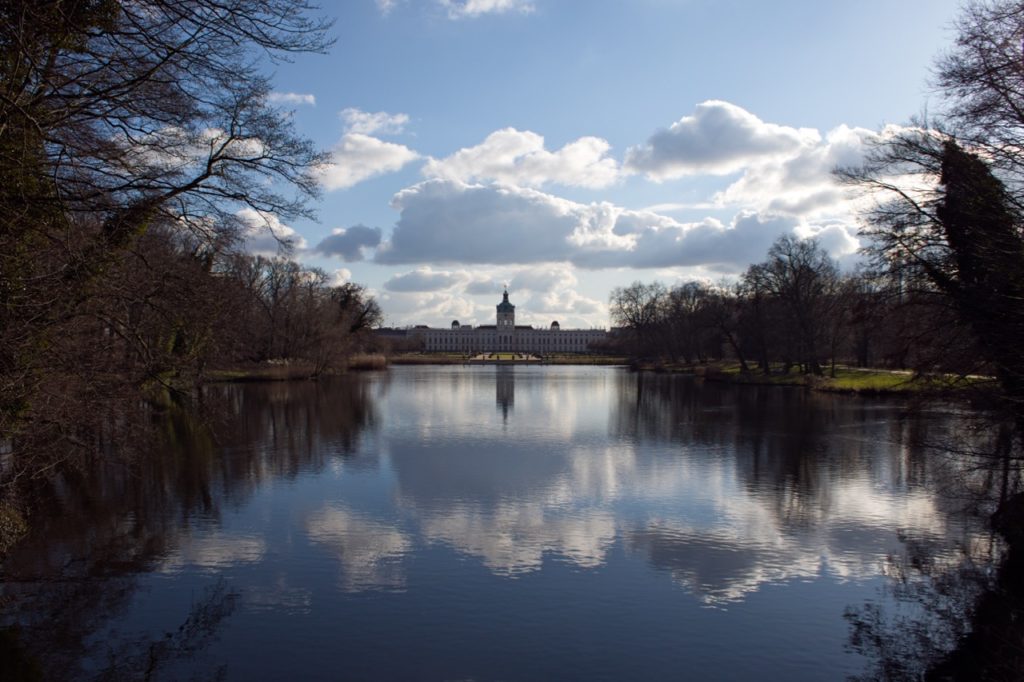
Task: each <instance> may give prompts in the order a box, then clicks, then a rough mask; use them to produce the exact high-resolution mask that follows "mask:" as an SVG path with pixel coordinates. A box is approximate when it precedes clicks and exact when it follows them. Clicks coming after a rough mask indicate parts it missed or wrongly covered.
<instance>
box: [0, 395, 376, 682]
mask: <svg viewBox="0 0 1024 682" xmlns="http://www.w3.org/2000/svg"><path fill="white" fill-rule="evenodd" d="M327 383H330V385H329V386H325V385H323V384H327ZM371 386H372V387H376V388H377V389H378V390H385V389H386V387H387V383H386V381H383V382H382V381H376V382H373V383H372V384H371V382H370V381H368V380H367V379H366V378H365V377H363V376H360V375H355V376H346V377H342V378H338V379H336V380H328V381H324V382H281V383H268V384H262V385H248V386H245V387H241V386H233V385H219V386H209V387H207V388H206V389H205V390H204V392H203V394H202V395H201V396H199V399H198V400H197V403H196V404H195V405H191V406H180V405H174V404H171V405H168V406H165V407H164V408H163V409H161V410H160V411H158V412H153V411H151V410H149V409H148V408H147V409H143V408H141V407H140V412H139V413H138V414H135V415H131V416H130V418H131V419H136V420H147V419H148V420H151V421H152V424H153V431H154V432H153V434H152V436H153V437H152V445H151V451H150V453H149V454H148V455H147V456H146V457H144V458H140V459H138V460H136V461H132V462H125V461H123V460H122V459H120V458H119V457H116V456H114V455H116V454H117V453H116V452H115V451H112V452H110V453H107V455H108V456H107V457H105V458H101V459H98V460H97V461H96V462H94V463H93V465H92V466H91V467H88V468H82V469H78V470H74V471H70V472H68V473H67V474H65V475H64V477H63V478H61V479H57V480H56V481H55V482H53V483H52V485H50V486H49V487H48V488H47V489H46V490H45V491H42V492H41V493H40V494H41V496H42V499H43V500H44V502H45V504H44V506H43V508H42V509H41V510H40V511H39V512H38V513H37V514H36V515H35V516H34V518H33V528H32V533H31V535H30V536H29V537H27V538H26V539H25V540H24V541H23V542H22V543H21V544H20V545H18V546H17V547H16V548H15V550H14V551H13V552H12V553H11V554H10V555H9V556H8V557H7V558H6V559H5V560H4V562H3V566H2V573H0V576H2V581H3V582H2V586H0V605H2V607H3V611H2V614H0V628H3V630H0V634H2V637H0V639H2V641H3V649H4V650H5V651H4V652H3V653H4V654H5V655H4V661H3V662H2V663H0V678H2V679H4V680H5V682H6V681H7V680H12V679H37V678H35V677H34V675H36V674H37V673H38V672H39V670H41V671H42V674H43V677H42V679H53V680H58V679H60V680H64V679H83V678H85V679H110V680H121V679H133V680H134V679H163V678H168V679H178V678H179V676H180V673H181V670H180V669H178V668H175V666H176V665H179V663H180V662H181V661H183V660H185V659H193V658H198V657H200V653H201V651H202V649H203V648H204V647H205V645H206V644H207V643H209V642H210V641H211V639H212V638H213V637H214V635H215V633H216V630H217V629H218V627H220V626H221V625H222V624H223V622H224V621H225V620H226V619H227V618H228V617H229V616H230V614H231V613H232V610H233V609H234V605H235V598H236V596H237V595H236V593H235V592H234V591H233V590H232V588H231V585H229V584H226V583H223V582H218V583H217V584H215V585H213V586H212V587H209V588H207V590H206V592H205V593H204V594H203V595H202V596H200V597H199V598H198V599H197V600H196V601H195V602H194V603H193V604H192V607H191V609H190V611H189V613H188V614H187V617H186V618H185V619H184V621H177V622H167V623H164V624H162V630H164V631H166V632H165V633H162V634H160V635H159V636H157V637H153V636H152V633H150V634H149V635H145V634H140V635H137V636H127V638H122V640H121V641H120V643H117V644H114V645H110V644H108V643H106V642H103V641H97V633H100V632H103V630H104V628H105V627H106V626H107V624H109V623H112V622H114V621H115V620H116V619H117V618H118V617H120V616H121V615H122V614H123V613H124V612H125V611H126V609H127V608H128V607H129V605H130V603H131V602H132V599H133V597H134V595H135V593H136V590H137V587H138V586H137V578H138V576H140V575H141V574H143V573H146V572H149V571H152V570H154V568H156V567H158V566H159V565H161V564H165V563H166V562H168V561H169V560H172V561H173V558H174V557H175V556H180V555H181V554H182V553H183V552H185V553H187V552H188V551H190V549H189V548H190V547H191V545H190V537H189V531H190V529H191V528H192V527H198V526H202V525H209V524H210V523H216V522H217V520H218V519H219V517H220V514H221V509H222V508H224V507H225V506H238V505H241V504H243V503H244V502H245V501H246V499H247V498H248V497H249V496H251V494H252V493H253V492H254V491H255V490H256V489H257V488H259V487H260V486H261V485H263V484H264V483H266V482H267V481H269V480H270V479H273V478H284V479H289V478H293V477H295V476H297V475H299V473H301V472H305V471H313V472H317V471H320V470H322V469H323V468H324V467H325V466H328V465H329V464H331V463H332V462H335V461H343V462H345V465H346V466H352V467H356V468H365V467H370V468H372V467H375V466H376V461H375V460H374V459H373V456H372V455H368V454H367V452H368V450H367V449H365V448H360V447H359V445H360V442H361V438H362V437H363V434H364V433H366V432H367V431H372V430H373V429H374V428H375V427H376V425H377V423H378V416H377V410H376V406H375V403H374V395H373V390H374V388H372V387H371ZM369 452H373V450H372V449H370V450H369ZM357 453H360V454H357ZM214 549H217V548H214ZM220 550H223V548H220ZM191 551H193V553H194V551H196V550H195V548H192V550H191ZM17 659H21V660H22V661H23V662H25V665H23V666H21V667H18V668H14V667H12V666H13V665H14V663H16V661H17ZM201 668H202V669H203V670H205V671H209V670H215V669H217V666H216V665H215V664H212V663H211V662H209V661H206V662H205V663H204V664H203V665H202V666H201ZM15 674H16V675H18V676H19V677H15V676H14V675H15Z"/></svg>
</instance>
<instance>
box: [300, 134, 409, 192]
mask: <svg viewBox="0 0 1024 682" xmlns="http://www.w3.org/2000/svg"><path fill="white" fill-rule="evenodd" d="M418 158H419V154H417V153H416V152H414V151H413V150H411V149H409V148H408V147H406V146H404V145H400V144H395V143H393V142H384V141H383V140H378V139H377V138H375V137H370V136H369V135H364V134H362V133H348V134H346V135H345V136H344V137H342V138H341V141H340V142H339V143H338V145H337V146H336V147H335V148H334V149H333V150H331V161H330V163H326V164H323V165H322V166H320V167H319V168H317V169H316V170H315V171H314V176H315V177H316V178H317V179H318V180H319V182H320V183H321V184H322V185H323V186H324V187H325V188H327V189H328V190H336V189H347V188H349V187H352V186H353V185H355V184H357V183H359V182H362V181H363V180H367V179H369V178H372V177H374V176H377V175H383V174H384V173H392V172H394V171H397V170H401V168H402V167H403V166H405V165H406V164H407V163H410V162H412V161H415V160H416V159H418Z"/></svg>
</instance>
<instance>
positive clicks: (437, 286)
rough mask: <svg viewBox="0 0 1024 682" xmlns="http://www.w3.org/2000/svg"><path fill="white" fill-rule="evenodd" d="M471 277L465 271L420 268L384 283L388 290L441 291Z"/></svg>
mask: <svg viewBox="0 0 1024 682" xmlns="http://www.w3.org/2000/svg"><path fill="white" fill-rule="evenodd" d="M468 279H469V277H468V275H467V274H466V273H465V272H446V271H436V270H433V269H431V268H419V269H417V270H413V271H412V272H406V273H404V274H400V275H395V276H394V277H392V278H391V279H389V280H388V281H386V282H385V283H384V288H385V289H387V290H388V291H398V292H409V291H440V290H442V289H450V288H452V287H454V286H457V285H459V284H464V283H465V282H466V281H467V280H468Z"/></svg>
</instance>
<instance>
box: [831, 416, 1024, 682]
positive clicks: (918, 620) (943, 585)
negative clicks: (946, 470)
mask: <svg viewBox="0 0 1024 682" xmlns="http://www.w3.org/2000/svg"><path fill="white" fill-rule="evenodd" d="M971 431H976V432H981V433H994V434H996V435H995V436H994V437H993V438H992V439H991V441H992V442H989V443H983V444H979V443H977V442H974V443H969V444H967V445H965V444H964V440H965V436H964V434H960V435H959V436H958V437H957V438H956V439H955V440H950V441H947V442H946V443H945V444H944V445H939V446H934V447H933V450H935V451H936V454H938V453H942V454H944V455H945V456H947V457H954V458H957V461H958V463H959V464H961V467H960V475H959V476H957V477H956V481H955V483H954V482H952V481H947V483H946V485H945V486H944V487H943V491H944V493H946V494H947V495H955V496H956V497H957V498H958V499H959V500H960V501H961V502H964V503H966V504H965V509H967V510H970V511H973V512H974V513H982V514H984V513H987V512H989V511H991V510H992V509H997V511H996V513H995V514H994V515H993V516H992V527H993V531H992V532H991V533H990V534H989V536H988V537H987V538H977V539H976V540H975V542H973V543H972V544H970V545H968V546H962V547H960V548H959V551H956V552H950V551H949V550H948V548H944V547H942V546H940V545H936V544H935V543H934V542H929V541H928V540H927V539H923V538H918V537H912V536H906V537H901V541H902V543H903V552H902V553H901V554H899V555H896V556H890V557H889V559H888V561H887V563H886V574H887V575H888V576H889V578H890V583H889V585H888V586H887V587H886V591H887V596H889V597H891V598H892V599H891V600H889V602H890V606H889V607H888V608H886V607H883V606H881V602H882V601H883V600H881V599H880V600H879V601H877V602H867V603H865V604H863V605H861V606H860V607H856V608H852V607H851V608H848V609H847V611H846V613H845V614H844V615H845V618H846V619H847V620H848V621H849V623H850V627H851V632H850V646H851V648H852V649H853V650H854V651H857V652H859V653H861V654H863V655H865V656H867V657H868V658H869V659H870V660H871V661H872V665H871V667H870V668H869V669H868V670H867V671H866V672H865V673H864V674H863V675H862V676H861V677H860V679H862V680H899V681H902V680H922V679H923V680H972V681H973V680H997V681H1003V680H1005V681H1007V682H1010V681H1014V680H1020V679H1022V675H1024V525H1022V521H1024V494H1022V493H1020V492H1018V491H1019V489H1020V475H1021V471H1020V468H1019V461H1020V460H1019V458H1014V457H1013V444H1014V443H1015V442H1017V439H1016V438H1015V437H1014V434H1013V432H1012V429H1011V428H1009V427H1007V426H1006V425H1000V426H996V427H992V426H991V425H990V424H989V425H986V424H981V425H980V426H977V425H976V428H975V429H973V430H971ZM969 432H970V431H969ZM986 453H989V454H986ZM893 600H894V601H895V603H896V605H897V606H895V607H894V606H892V601H893Z"/></svg>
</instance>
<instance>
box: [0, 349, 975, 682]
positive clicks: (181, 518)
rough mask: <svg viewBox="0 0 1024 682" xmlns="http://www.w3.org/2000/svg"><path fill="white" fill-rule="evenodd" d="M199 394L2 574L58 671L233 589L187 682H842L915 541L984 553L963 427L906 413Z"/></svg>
mask: <svg viewBox="0 0 1024 682" xmlns="http://www.w3.org/2000/svg"><path fill="white" fill-rule="evenodd" d="M204 401H205V403H206V405H205V407H206V410H205V412H204V414H207V415H209V417H208V418H207V419H206V421H205V422H201V421H200V420H197V419H196V418H195V417H194V416H192V417H190V416H188V413H186V412H184V411H179V410H173V411H171V413H170V414H167V415H165V416H164V417H162V418H161V420H160V421H159V428H160V429H161V434H160V439H159V442H160V443H162V451H161V452H160V453H159V454H158V456H154V457H153V458H152V459H150V460H147V461H146V462H145V463H143V464H140V465H139V467H141V469H136V470H134V471H132V470H127V469H124V468H122V467H119V466H118V465H116V464H113V463H112V464H110V465H109V466H108V467H106V468H105V469H104V470H102V471H97V472H94V473H92V474H90V475H84V474H83V476H82V478H81V480H76V481H68V483H67V485H66V486H64V487H63V488H62V489H60V490H57V491H55V493H56V494H55V501H54V508H53V509H52V512H51V513H50V514H49V515H48V517H47V519H46V520H45V521H42V522H41V524H40V527H39V528H40V530H39V532H38V533H37V535H36V536H35V537H34V538H33V539H32V540H31V541H30V542H28V543H26V545H25V546H24V547H22V548H21V549H20V551H18V552H17V553H16V554H15V555H13V556H12V557H11V558H10V559H9V560H8V561H7V562H6V563H5V565H4V567H3V571H4V587H3V597H4V599H6V600H8V603H10V604H14V605H15V606H16V607H17V608H16V609H13V610H10V616H9V618H8V620H11V618H12V617H14V616H16V617H17V619H19V620H20V621H21V623H22V627H21V630H20V635H19V636H20V637H21V639H22V640H23V641H24V642H25V643H26V646H29V647H30V648H32V647H34V648H36V649H38V650H48V651H50V652H52V654H51V656H50V659H49V662H48V663H47V665H49V666H51V668H50V669H51V670H53V671H59V672H60V673H61V675H60V676H62V677H74V676H80V677H83V676H84V677H89V676H91V675H92V673H95V672H97V671H101V670H102V669H103V667H104V665H105V664H106V660H105V658H109V657H108V656H107V653H108V651H107V650H106V649H105V645H103V646H100V645H98V643H102V642H104V641H105V638H108V637H109V638H111V639H112V640H113V641H120V640H125V638H126V633H133V634H132V637H134V640H132V641H135V642H139V641H143V642H148V641H151V640H154V639H158V638H159V637H160V635H161V633H162V632H165V631H169V630H172V629H174V628H176V627H177V626H178V625H179V624H180V623H181V621H183V620H184V619H186V618H188V617H189V605H190V604H194V602H195V597H194V595H195V594H198V593H202V591H203V590H210V589H214V588H218V586H220V589H221V590H222V592H223V593H226V594H230V595H231V599H232V602H231V603H232V609H231V611H230V613H227V612H226V611H225V615H224V617H223V619H221V620H219V621H218V622H217V632H216V637H215V641H214V640H213V639H211V643H209V644H206V645H204V646H203V647H201V650H202V654H201V655H200V656H198V657H195V656H191V655H189V656H183V657H181V658H180V659H176V660H174V661H169V662H168V663H167V667H166V668H165V670H166V674H167V675H168V676H169V677H175V676H180V675H182V674H184V673H185V672H187V671H195V670H199V671H208V670H211V669H213V667H214V666H217V665H225V666H226V667H225V671H226V674H227V676H228V678H231V679H247V678H250V677H252V676H254V675H257V676H264V677H266V676H276V675H282V676H299V677H302V678H307V679H313V678H323V679H332V678H334V677H336V673H337V671H338V670H339V667H338V666H344V670H345V672H346V675H345V676H347V677H351V678H356V679H360V678H365V679H380V678H408V677H418V678H424V679H444V678H470V677H473V678H479V679H492V678H496V677H501V678H503V679H535V678H537V677H542V678H543V677H548V678H550V677H560V678H564V677H580V678H587V679H594V678H606V679H621V678H624V677H634V678H651V677H668V676H674V674H675V673H677V672H678V671H680V670H684V669H685V670H689V671H691V672H692V673H693V674H695V675H696V676H697V677H701V678H721V679H734V678H738V677H749V676H751V675H754V676H756V675H757V671H759V670H763V669H764V666H766V665H771V666H773V669H774V670H776V671H778V673H779V675H780V676H783V677H786V678H788V679H829V678H832V679H842V678H844V677H845V676H847V675H850V674H856V673H858V672H859V671H860V670H862V669H863V668H864V666H865V661H864V660H863V659H862V658H860V657H859V656H858V655H856V654H854V653H851V652H850V651H849V650H848V647H846V641H847V637H848V627H847V623H846V622H845V621H844V619H843V613H844V609H845V608H846V607H847V606H849V605H850V604H859V603H861V602H863V601H864V600H865V599H870V598H875V597H877V594H878V588H879V586H880V585H881V584H882V583H883V582H884V575H883V571H884V568H885V566H886V560H887V557H891V556H892V555H893V554H896V553H899V552H900V551H902V539H905V538H907V537H913V538H916V539H920V540H921V541H926V542H927V543H928V545H929V546H930V547H931V548H932V550H933V553H934V554H936V555H940V556H941V555H948V556H950V557H953V556H954V555H956V553H957V552H958V548H960V547H964V546H979V547H982V546H983V545H984V544H985V542H986V541H987V538H988V536H987V535H986V534H985V533H984V530H983V529H982V528H981V526H980V525H979V526H978V527H975V526H973V525H972V524H973V522H972V521H971V520H970V519H969V518H968V517H965V516H964V515H962V514H960V513H959V512H958V511H957V509H956V508H954V507H952V506H949V504H948V503H946V502H944V501H943V500H942V499H941V498H939V497H937V496H936V495H935V494H934V493H933V492H931V491H933V490H935V489H937V488H938V487H939V485H940V483H941V481H938V480H937V477H939V476H947V475H949V472H940V471H938V470H937V469H935V467H932V466H930V465H929V458H928V457H927V455H926V453H925V450H924V449H923V448H922V447H921V445H920V444H921V443H924V442H926V441H929V440H936V439H941V438H942V437H944V435H946V434H948V433H949V432H950V431H951V430H954V429H956V427H957V418H956V416H955V415H953V414H951V413H948V412H941V411H934V412H924V413H917V414H914V415H913V416H911V415H908V414H906V413H905V411H904V409H903V408H902V407H901V406H900V405H898V404H896V403H891V402H882V401H871V400H860V399H850V398H843V397H833V396H821V395H814V394H808V393H804V392H801V391H789V390H780V389H758V388H752V387H743V388H741V389H737V388H735V387H729V386H723V385H715V384H705V383H702V382H698V381H695V380H693V379H688V378H685V377H672V376H666V375H649V374H636V373H629V372H626V371H623V370H618V369H611V368H583V367H494V366H484V367H468V368H464V367H428V368H395V369H392V370H391V371H389V372H387V373H381V374H372V375H353V376H347V377H339V378H336V379H334V380H331V381H325V382H321V383H287V384H270V385H251V386H226V387H218V388H212V389H210V390H209V391H208V392H207V394H206V395H205V397H204ZM57 577H59V578H60V579H61V581H62V582H61V583H60V584H61V586H62V587H61V588H60V589H55V588H53V584H54V583H53V582H52V581H53V579H54V578H57ZM190 595H191V596H190ZM58 607H59V608H58ZM53 618H57V619H58V620H63V621H64V622H65V625H64V626H62V627H60V628H56V630H57V631H59V632H60V641H59V642H56V643H55V642H53V641H47V638H48V637H51V638H52V635H53V631H54V628H47V627H44V626H43V625H44V623H48V622H51V620H50V619H53ZM130 645H131V642H126V643H124V644H123V646H125V647H128V648H129V649H130ZM193 649H197V650H198V649H200V647H193ZM126 651H128V649H126ZM737 651H739V652H744V651H746V652H750V654H749V655H746V656H743V655H741V656H737V655H736V652H737ZM124 659H125V660H126V661H128V664H126V665H129V664H130V663H131V660H132V659H131V655H130V654H128V653H126V654H125V655H124Z"/></svg>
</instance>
